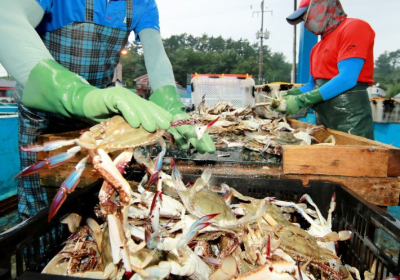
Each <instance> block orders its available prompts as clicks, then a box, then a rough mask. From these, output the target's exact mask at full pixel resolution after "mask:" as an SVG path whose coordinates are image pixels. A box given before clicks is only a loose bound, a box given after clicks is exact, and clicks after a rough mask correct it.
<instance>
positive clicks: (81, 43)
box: [17, 0, 132, 220]
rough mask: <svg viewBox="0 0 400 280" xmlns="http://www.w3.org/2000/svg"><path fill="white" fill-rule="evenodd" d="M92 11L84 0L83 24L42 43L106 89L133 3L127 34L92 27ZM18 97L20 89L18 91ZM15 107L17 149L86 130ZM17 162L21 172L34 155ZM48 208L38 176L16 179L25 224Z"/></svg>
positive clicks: (61, 60)
mask: <svg viewBox="0 0 400 280" xmlns="http://www.w3.org/2000/svg"><path fill="white" fill-rule="evenodd" d="M93 7H94V0H86V14H85V17H86V19H85V22H73V23H70V24H68V25H66V26H64V27H62V28H60V29H57V30H55V31H52V32H48V33H45V34H43V36H42V40H43V42H44V43H45V45H46V47H47V48H48V50H49V51H50V53H51V54H52V56H53V57H54V59H55V60H56V61H57V62H58V63H60V64H61V65H62V66H64V67H66V68H67V69H69V70H70V71H72V72H74V73H77V74H79V75H80V76H82V77H83V78H85V79H86V80H87V81H88V82H89V83H90V84H91V85H93V86H96V87H98V88H106V87H108V86H110V85H111V83H112V78H113V75H114V69H115V67H116V65H117V64H118V62H119V54H120V51H121V49H122V48H123V47H125V45H126V43H127V42H128V37H129V34H130V29H131V25H132V1H126V24H127V31H125V30H120V29H116V28H112V27H107V26H102V25H98V24H95V23H93V14H94V10H93ZM21 96H22V89H21V88H19V97H21ZM17 99H20V98H17ZM17 101H18V100H17ZM18 103H19V104H18V109H19V124H18V126H19V127H18V128H19V142H18V144H19V147H26V146H28V145H32V144H34V143H36V141H37V137H38V136H39V135H40V134H43V133H55V132H64V131H71V130H77V129H81V128H84V127H87V126H88V124H86V123H82V122H79V121H76V120H74V121H71V119H68V118H66V117H63V116H61V115H58V114H54V113H49V112H44V111H39V110H33V109H28V108H26V107H25V106H23V104H22V103H20V102H18ZM20 161H21V170H22V169H24V168H26V167H28V166H30V165H32V164H33V163H35V162H36V161H37V155H36V153H27V152H20ZM47 206H48V200H47V194H46V189H45V188H44V187H42V186H41V185H40V178H39V174H38V173H36V174H32V175H29V176H26V177H21V178H19V182H18V215H19V218H20V219H22V220H25V219H27V218H29V217H31V216H33V215H35V214H36V213H37V212H38V211H39V210H40V209H42V208H44V207H47Z"/></svg>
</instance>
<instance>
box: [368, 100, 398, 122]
mask: <svg viewBox="0 0 400 280" xmlns="http://www.w3.org/2000/svg"><path fill="white" fill-rule="evenodd" d="M370 103H371V109H372V119H373V120H374V122H378V123H400V99H398V98H390V99H389V98H380V97H376V98H372V99H371V100H370Z"/></svg>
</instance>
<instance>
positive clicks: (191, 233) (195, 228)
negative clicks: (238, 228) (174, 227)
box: [176, 213, 220, 248]
mask: <svg viewBox="0 0 400 280" xmlns="http://www.w3.org/2000/svg"><path fill="white" fill-rule="evenodd" d="M219 214H220V213H215V214H209V215H205V216H203V217H201V218H200V219H198V220H197V221H196V222H194V223H193V224H192V225H191V226H190V228H189V230H188V231H187V232H185V233H184V234H182V236H181V238H180V240H179V242H178V245H177V246H176V247H177V248H180V247H181V246H183V245H185V244H187V243H189V242H190V241H191V240H192V239H193V238H194V237H196V235H197V234H198V233H199V231H200V230H202V229H203V228H205V227H208V226H209V225H211V223H210V222H206V221H208V220H211V219H213V218H214V217H215V216H217V215H219Z"/></svg>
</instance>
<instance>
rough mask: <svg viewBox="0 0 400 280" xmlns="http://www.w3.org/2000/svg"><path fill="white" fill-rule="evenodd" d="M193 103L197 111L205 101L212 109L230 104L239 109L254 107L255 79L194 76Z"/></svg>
mask: <svg viewBox="0 0 400 280" xmlns="http://www.w3.org/2000/svg"><path fill="white" fill-rule="evenodd" d="M191 83H192V96H191V101H192V104H193V105H194V107H195V109H197V108H198V107H199V105H200V103H201V102H202V101H203V98H204V100H205V105H206V106H208V107H212V106H215V105H217V104H218V103H220V102H228V103H230V104H231V105H233V106H235V107H239V108H245V107H247V106H253V105H254V85H255V82H254V79H253V78H252V77H251V76H248V75H236V74H226V75H223V74H196V75H193V76H192V80H191Z"/></svg>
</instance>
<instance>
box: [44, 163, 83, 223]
mask: <svg viewBox="0 0 400 280" xmlns="http://www.w3.org/2000/svg"><path fill="white" fill-rule="evenodd" d="M88 158H89V156H86V157H85V158H83V159H82V160H81V161H79V162H78V164H77V165H76V166H75V171H74V172H72V173H71V174H70V175H69V176H68V177H67V179H65V181H64V182H63V183H62V184H61V186H60V189H59V190H58V192H57V194H56V195H55V196H54V199H53V202H52V203H51V206H50V211H49V217H48V221H49V222H50V221H51V219H52V218H53V217H54V215H55V214H57V212H58V209H60V207H61V205H62V204H63V203H64V201H65V199H66V198H67V193H71V192H73V191H74V190H75V188H76V186H77V185H78V183H79V181H80V177H81V175H82V172H83V170H84V169H85V166H86V163H87V161H88Z"/></svg>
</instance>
